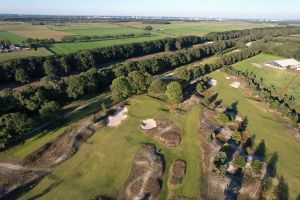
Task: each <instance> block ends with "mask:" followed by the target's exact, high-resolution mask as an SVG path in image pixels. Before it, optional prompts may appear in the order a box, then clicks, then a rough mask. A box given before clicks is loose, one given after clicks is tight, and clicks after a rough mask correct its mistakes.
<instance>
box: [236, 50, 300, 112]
mask: <svg viewBox="0 0 300 200" xmlns="http://www.w3.org/2000/svg"><path fill="white" fill-rule="evenodd" d="M278 59H285V58H283V57H279V56H274V55H269V54H259V55H257V56H254V57H252V58H249V59H246V60H244V61H242V62H239V63H236V64H234V65H233V67H234V68H236V69H238V70H240V71H248V72H253V73H254V74H255V75H256V76H257V78H258V79H260V78H262V79H263V82H264V84H265V85H266V86H269V87H270V86H272V85H273V86H274V87H275V88H276V90H277V92H278V93H279V94H283V95H284V94H289V95H293V96H295V98H296V102H297V107H298V109H299V110H300V92H299V91H300V85H299V78H297V80H296V81H294V82H292V84H291V85H290V86H289V87H288V88H287V90H285V91H283V90H284V89H286V86H288V84H290V83H291V81H293V79H294V78H295V77H296V76H297V75H298V74H297V73H296V72H291V71H287V70H279V69H275V68H270V67H264V66H262V67H257V66H255V65H254V64H253V63H255V64H263V63H264V62H266V61H272V60H278Z"/></svg>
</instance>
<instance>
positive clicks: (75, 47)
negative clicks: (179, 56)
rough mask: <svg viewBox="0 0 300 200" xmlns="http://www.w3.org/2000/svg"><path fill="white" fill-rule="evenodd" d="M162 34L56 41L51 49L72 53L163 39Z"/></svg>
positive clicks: (56, 51) (60, 52) (57, 52)
mask: <svg viewBox="0 0 300 200" xmlns="http://www.w3.org/2000/svg"><path fill="white" fill-rule="evenodd" d="M162 38H163V37H162V36H160V35H154V34H153V36H151V37H139V38H127V39H116V40H105V41H91V42H76V43H56V44H53V45H51V46H50V47H49V49H50V50H51V51H52V52H54V53H56V54H64V53H71V52H76V51H80V50H85V49H93V48H101V47H107V46H113V45H119V44H128V43H134V42H144V41H151V40H157V39H162Z"/></svg>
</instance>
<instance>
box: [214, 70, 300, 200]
mask: <svg viewBox="0 0 300 200" xmlns="http://www.w3.org/2000/svg"><path fill="white" fill-rule="evenodd" d="M226 76H228V75H226V74H225V73H223V72H220V71H216V72H213V73H211V74H210V75H209V77H212V78H213V79H215V80H217V82H218V83H217V86H215V87H213V88H211V90H212V91H214V92H218V94H219V96H218V98H220V99H222V100H223V102H224V103H225V104H227V105H230V104H232V103H233V102H238V111H239V112H240V113H241V114H243V115H247V116H248V118H249V131H250V132H251V133H253V134H255V135H256V141H257V142H259V141H260V140H262V139H264V140H265V142H266V146H267V151H268V152H269V153H270V152H278V154H279V160H278V162H277V171H278V173H279V174H280V175H284V177H285V178H286V179H287V182H288V184H289V191H290V199H295V198H296V196H297V195H298V193H299V185H300V168H299V166H300V156H299V153H298V152H299V151H300V146H299V144H298V143H297V142H296V141H295V139H294V138H293V137H292V136H290V135H289V134H288V131H287V130H286V129H285V128H283V123H284V122H281V120H280V119H278V117H276V115H275V114H273V113H271V112H269V108H268V106H267V105H265V104H264V103H261V102H257V101H255V100H251V99H249V98H248V95H249V91H248V89H247V88H243V89H234V88H232V87H231V86H230V84H231V82H232V80H227V79H226V78H225V77H226ZM286 169H289V170H286Z"/></svg>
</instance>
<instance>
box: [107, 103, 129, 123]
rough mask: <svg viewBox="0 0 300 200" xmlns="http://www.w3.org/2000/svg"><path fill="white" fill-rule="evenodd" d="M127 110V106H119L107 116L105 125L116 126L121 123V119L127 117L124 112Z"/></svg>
mask: <svg viewBox="0 0 300 200" xmlns="http://www.w3.org/2000/svg"><path fill="white" fill-rule="evenodd" d="M127 112H128V109H127V107H120V108H118V109H117V110H116V112H115V113H114V114H113V115H111V116H109V117H108V118H107V126H109V127H116V126H119V125H120V124H121V122H122V121H123V120H125V119H126V118H127V115H126V114H125V113H127Z"/></svg>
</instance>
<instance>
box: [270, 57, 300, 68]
mask: <svg viewBox="0 0 300 200" xmlns="http://www.w3.org/2000/svg"><path fill="white" fill-rule="evenodd" d="M265 65H266V66H269V67H276V68H280V69H286V68H288V67H290V68H291V69H297V70H300V62H298V61H297V60H295V59H284V60H274V61H269V62H266V63H265Z"/></svg>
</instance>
